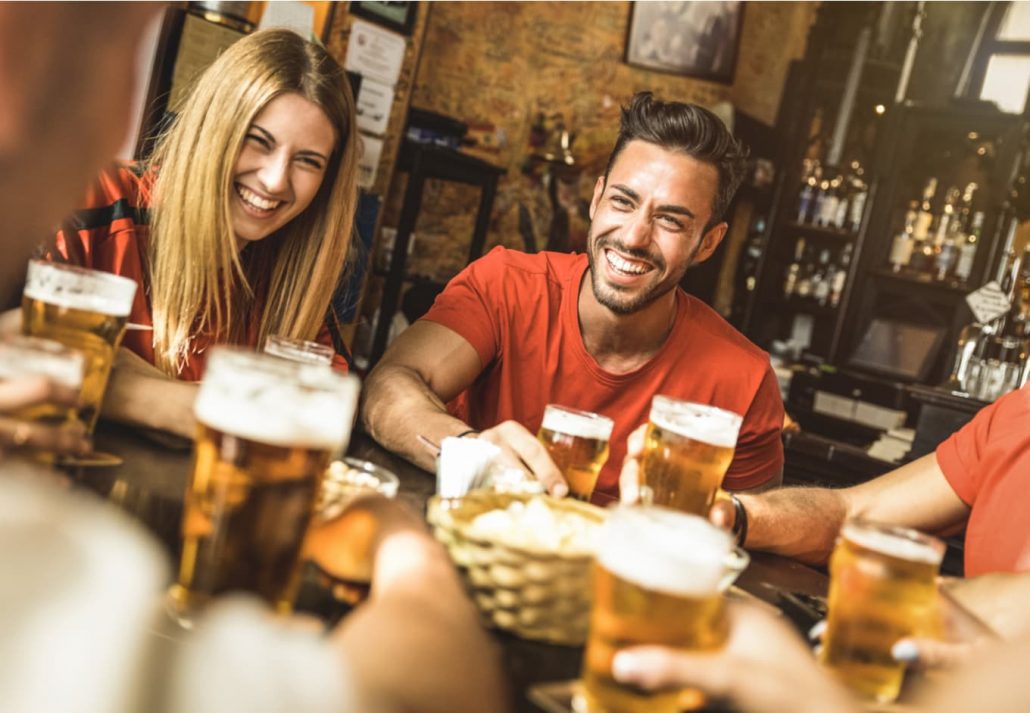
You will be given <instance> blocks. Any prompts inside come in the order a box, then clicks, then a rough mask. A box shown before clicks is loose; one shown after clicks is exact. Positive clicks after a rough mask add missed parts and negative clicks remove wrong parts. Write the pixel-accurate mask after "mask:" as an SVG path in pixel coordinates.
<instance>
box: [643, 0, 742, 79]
mask: <svg viewBox="0 0 1030 713" xmlns="http://www.w3.org/2000/svg"><path fill="white" fill-rule="evenodd" d="M743 18H744V3H743V2H739V0H737V1H733V0H728V1H726V2H664V1H659V2H634V3H633V5H632V9H631V10H630V17H629V27H628V29H627V32H626V62H627V64H631V65H634V66H637V67H644V68H646V69H654V70H658V71H660V72H670V73H673V74H682V75H685V76H688V77H697V78H699V79H708V80H711V81H714V82H722V83H724V84H730V83H732V82H733V72H734V69H735V68H736V65H737V51H738V49H739V46H740V30H741V26H742V23H743Z"/></svg>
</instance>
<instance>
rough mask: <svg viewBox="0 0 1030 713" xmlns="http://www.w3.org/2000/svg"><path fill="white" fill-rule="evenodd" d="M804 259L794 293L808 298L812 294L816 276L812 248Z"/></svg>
mask: <svg viewBox="0 0 1030 713" xmlns="http://www.w3.org/2000/svg"><path fill="white" fill-rule="evenodd" d="M806 252H807V255H806V257H805V258H803V259H802V264H801V271H800V272H799V273H798V282H797V285H796V286H795V287H794V294H795V295H797V296H798V297H804V298H806V299H807V298H808V297H811V296H812V278H813V277H815V265H813V264H812V258H811V250H807V251H806Z"/></svg>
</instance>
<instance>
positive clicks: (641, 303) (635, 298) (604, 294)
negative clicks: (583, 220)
mask: <svg viewBox="0 0 1030 713" xmlns="http://www.w3.org/2000/svg"><path fill="white" fill-rule="evenodd" d="M587 246H588V248H587V261H588V263H589V266H590V287H591V289H592V290H593V291H594V299H596V300H597V301H598V303H600V304H601V305H602V306H604V307H607V308H608V309H610V310H611V311H612V312H614V313H615V314H619V315H629V314H634V313H636V312H639V311H640V310H642V309H644V308H645V307H647V306H648V305H650V304H651V303H652V302H654V301H655V300H657V299H659V298H661V297H664V296H665V295H667V294H668V293H669V292H670V291H671V290H673V289H675V288H676V286H677V285H678V284H679V280H669V281H668V282H665V283H663V282H658V283H656V284H652V285H650V286H649V287H646V288H644V289H643V290H642V291H640V292H639V293H637V294H626V293H625V292H623V291H622V290H621V289H620V288H619V287H617V286H613V285H609V284H607V283H605V281H604V278H603V277H602V276H601V269H603V266H599V265H598V264H597V261H598V260H604V259H605V258H604V248H605V247H611V248H615V249H617V250H618V251H619V252H621V253H624V254H626V255H629V256H630V257H636V258H639V259H641V260H647V261H648V262H649V263H650V264H652V265H654V267H655V269H656V270H658V271H662V270H664V269H665V259H664V258H662V257H661V255H652V254H651V253H649V252H647V251H646V250H641V249H639V248H627V247H625V246H624V245H620V244H619V243H617V242H616V241H614V240H609V239H606V238H604V237H598V238H596V239H594V241H593V244H592V245H591V243H590V242H588V243H587ZM700 246H701V243H700V241H699V242H698V245H697V247H695V248H694V251H693V252H692V253H691V254H690V257H689V258H688V259H687V266H688V267H689V266H690V264H691V263H692V262H693V261H694V256H695V255H696V254H697V250H698V248H700ZM599 268H601V269H599ZM684 271H686V268H684ZM627 292H628V291H627ZM620 294H624V295H625V298H624V299H619V296H620Z"/></svg>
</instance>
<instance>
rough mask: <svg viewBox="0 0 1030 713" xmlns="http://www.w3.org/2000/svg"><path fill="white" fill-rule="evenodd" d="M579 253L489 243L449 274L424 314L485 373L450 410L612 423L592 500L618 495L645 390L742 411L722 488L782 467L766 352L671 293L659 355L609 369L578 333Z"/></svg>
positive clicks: (494, 419)
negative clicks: (575, 414)
mask: <svg viewBox="0 0 1030 713" xmlns="http://www.w3.org/2000/svg"><path fill="white" fill-rule="evenodd" d="M587 267H588V266H587V258H586V256H585V255H567V254H563V253H538V254H535V255H527V254H524V253H520V252H515V251H512V250H506V249H504V248H500V247H498V248H495V249H494V250H492V251H491V252H490V253H489V254H488V255H486V256H485V257H483V258H480V259H479V260H477V261H475V262H473V263H472V264H471V265H469V266H468V267H467V268H466V269H465V270H464V271H462V272H461V274H459V275H458V276H457V277H455V278H454V279H453V280H451V282H450V284H448V285H447V289H445V290H444V291H443V293H442V294H441V295H440V296H439V297H438V298H437V299H436V302H435V303H434V304H433V307H432V309H430V310H429V312H428V313H427V314H426V316H425V317H424V318H423V319H427V320H429V321H432V322H436V323H438V324H441V325H443V326H445V327H448V328H449V329H452V330H454V331H455V332H457V333H458V334H460V335H461V336H462V337H463V338H465V339H466V340H467V341H468V342H469V343H470V344H471V345H472V346H473V347H474V348H475V350H476V352H478V354H479V359H480V362H481V363H482V364H483V372H482V374H480V376H479V378H478V379H477V380H476V382H475V383H474V384H473V385H472V386H471V387H470V388H469V389H468V390H467V391H466V392H464V393H463V394H461V395H460V396H459V397H458V398H457V399H455V401H454V402H452V403H451V404H449V408H450V409H451V412H452V413H453V414H454V415H455V416H458V417H459V418H462V419H463V420H465V421H466V422H467V423H469V424H470V425H471V426H473V427H474V428H478V429H485V428H489V427H491V426H495V425H497V424H498V423H500V422H502V421H506V420H509V419H510V420H514V421H517V422H519V423H521V424H522V425H523V426H525V427H526V428H527V429H528V430H529V431H531V432H532V433H536V432H537V431H538V430H539V428H540V422H541V421H542V419H543V413H544V407H545V406H546V405H547V404H560V405H562V406H568V407H572V408H578V409H582V410H585V411H593V412H595V413H600V414H603V415H605V416H608V417H609V418H611V419H613V420H614V421H615V430H614V431H613V433H612V438H611V452H610V455H609V456H608V462H607V464H606V465H605V467H604V469H603V470H602V471H601V475H600V478H599V479H598V484H597V489H596V491H595V495H596V497H595V500H597V501H605V500H609V499H611V498H614V497H617V494H618V478H619V470H620V469H621V467H622V461H623V458H624V457H625V454H626V438H627V437H628V436H629V434H630V433H631V432H632V431H633V429H635V428H636V427H637V426H639V425H640V424H642V423H645V422H646V421H647V419H648V414H649V413H650V410H651V397H652V396H654V395H655V394H665V395H668V396H673V397H675V398H680V399H685V400H689V401H695V402H699V403H705V404H712V405H714V406H718V407H720V408H723V409H726V410H729V411H733V412H735V413H738V414H741V415H742V416H743V417H744V423H743V425H742V426H741V431H740V438H739V440H738V442H737V449H736V453H735V455H734V458H733V463H732V464H731V465H730V469H729V471H728V473H727V475H726V480H725V483H724V485H725V487H727V488H729V489H734V490H741V489H746V488H753V487H755V486H758V485H761V484H762V483H765V482H766V481H767V480H769V479H770V478H772V477H773V476H775V475H776V474H777V473H779V471H780V470H781V469H782V467H783V445H782V443H781V441H780V430H781V428H782V426H783V403H782V401H781V400H780V393H779V388H778V387H777V383H776V377H775V375H774V374H773V371H772V368H771V366H770V364H769V357H768V355H767V354H766V353H765V352H763V351H762V350H760V349H759V348H758V347H756V346H755V345H754V344H752V343H751V342H749V341H748V340H747V339H746V338H744V337H743V336H742V335H741V334H740V333H738V332H737V331H736V330H734V329H733V328H732V327H731V326H730V325H729V324H727V323H726V322H725V321H724V320H723V319H722V318H721V317H720V316H719V315H717V314H716V313H715V312H714V311H713V310H711V309H710V308H709V307H707V306H706V305H705V304H704V303H702V302H701V301H700V300H698V299H696V298H694V297H691V296H690V295H688V294H686V293H685V292H683V291H682V290H679V289H677V291H676V310H677V312H676V322H675V324H674V325H673V329H672V333H671V334H670V336H669V338H668V339H667V340H666V342H665V344H664V345H663V346H662V348H661V349H660V350H659V352H658V353H657V354H656V355H655V356H654V357H653V358H652V359H651V360H650V361H649V362H647V363H646V364H644V365H643V366H642V367H640V368H639V369H637V370H635V371H633V372H630V373H628V374H611V373H608V372H606V371H604V370H603V369H602V368H601V367H600V366H599V365H598V364H597V362H596V361H595V360H594V358H593V357H592V356H591V355H590V354H589V353H588V352H587V350H586V347H585V346H584V344H583V337H582V334H581V333H580V331H579V311H578V297H579V288H580V283H581V281H582V280H583V279H584V274H585V273H586V271H587Z"/></svg>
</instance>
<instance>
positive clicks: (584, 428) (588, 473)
mask: <svg viewBox="0 0 1030 713" xmlns="http://www.w3.org/2000/svg"><path fill="white" fill-rule="evenodd" d="M614 427H615V423H614V421H612V420H611V419H610V418H607V417H605V416H600V415H598V414H596V413H590V412H589V411H577V410H576V409H571V408H565V407H564V406H555V405H553V404H551V405H548V406H547V407H546V408H545V409H544V420H543V422H542V423H541V424H540V432H539V433H538V434H537V438H539V439H540V442H541V443H543V444H544V448H546V449H547V452H548V453H549V454H550V456H551V460H553V461H554V464H555V465H557V466H558V469H559V470H560V471H561V472H562V475H563V476H564V477H565V481H566V482H567V483H568V484H569V495H571V496H572V497H574V498H576V499H577V500H583V501H585V502H589V500H590V496H591V495H593V493H594V486H595V485H596V484H597V476H598V474H599V473H600V472H601V468H603V467H604V464H605V463H606V462H607V461H608V441H609V440H610V439H611V437H612V429H613V428H614Z"/></svg>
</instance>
